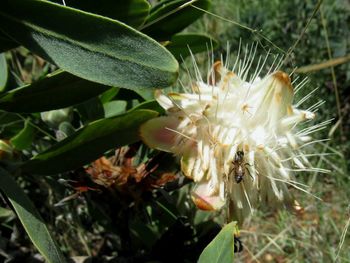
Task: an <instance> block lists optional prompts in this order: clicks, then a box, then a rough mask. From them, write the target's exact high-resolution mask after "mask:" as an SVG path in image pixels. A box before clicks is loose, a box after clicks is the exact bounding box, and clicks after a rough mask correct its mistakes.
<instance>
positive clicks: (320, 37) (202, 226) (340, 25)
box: [0, 0, 350, 262]
mask: <svg viewBox="0 0 350 263" xmlns="http://www.w3.org/2000/svg"><path fill="white" fill-rule="evenodd" d="M189 2H190V1H183V0H163V1H151V0H149V1H147V0H115V1H112V0H100V1H92V0H65V1H60V0H52V1H45V0H27V1H21V0H3V1H2V3H1V4H0V6H1V8H0V52H3V53H1V54H0V134H1V137H0V139H1V140H0V190H1V192H0V261H5V260H8V262H12V261H11V260H13V261H21V262H44V260H46V261H48V262H64V260H65V259H72V260H73V261H76V262H78V260H79V259H80V260H82V259H81V258H79V259H78V256H83V260H84V259H88V260H89V259H90V260H93V262H95V261H96V262H196V261H197V260H199V261H200V262H213V261H210V259H211V257H213V255H214V257H216V258H217V257H220V256H221V257H222V258H229V261H231V258H233V256H234V257H235V258H237V257H238V260H241V259H242V260H253V259H254V258H255V259H263V260H266V261H268V259H269V257H270V258H271V257H272V258H275V259H276V260H277V261H278V260H291V261H293V260H294V261H300V262H302V261H314V260H315V258H316V257H317V258H319V259H320V262H322V261H323V262H330V261H334V260H335V257H336V253H337V251H336V249H337V245H338V243H339V237H340V235H341V232H342V227H343V226H344V225H345V223H344V222H345V221H344V220H345V219H347V215H346V213H345V212H344V211H345V208H346V206H347V204H348V199H347V196H348V195H349V191H348V190H346V189H345V187H344V185H348V184H349V179H348V176H347V169H349V168H350V167H349V163H347V161H346V160H347V158H349V157H350V151H349V150H348V149H349V148H350V147H349V145H350V143H349V131H350V122H349V119H350V118H348V116H349V114H350V107H349V101H350V96H349V85H350V73H349V72H350V68H349V67H350V63H347V64H346V63H344V64H342V65H339V66H337V67H336V68H335V69H336V76H335V77H336V78H335V79H332V72H331V69H330V68H327V69H325V70H323V71H319V72H315V73H314V74H312V75H309V77H310V83H312V85H310V87H315V86H319V87H320V89H319V94H320V95H319V96H321V97H322V98H325V99H326V102H325V107H323V110H322V111H321V112H319V114H320V116H323V118H327V117H328V118H330V117H337V116H338V114H337V107H336V99H335V96H334V92H335V90H336V89H337V88H338V89H339V93H340V98H341V107H340V112H341V114H342V116H343V120H344V121H343V123H342V129H340V128H339V126H334V127H333V131H334V132H333V133H331V134H330V137H332V138H333V141H332V142H330V143H328V142H327V143H323V144H320V146H319V147H318V148H315V151H316V152H320V153H324V152H331V153H332V154H333V155H331V156H330V157H329V158H327V159H326V158H322V157H319V158H318V159H316V160H315V163H316V164H317V166H318V167H328V168H329V166H330V167H331V168H332V175H334V176H331V177H327V178H320V175H318V174H311V176H310V177H307V178H298V179H301V180H302V181H303V182H304V183H306V184H308V185H310V186H311V188H312V189H313V190H314V193H315V194H317V195H319V196H321V197H322V198H323V199H324V200H326V202H325V203H317V202H316V201H315V200H313V199H312V198H310V197H308V196H307V197H305V196H304V194H300V193H296V196H297V197H300V200H301V202H302V203H304V204H310V205H309V206H308V207H307V208H306V209H305V210H302V211H301V212H300V213H297V214H295V215H291V214H287V213H285V212H280V213H276V214H272V213H271V211H266V212H262V213H261V214H255V215H254V217H253V218H252V219H251V221H250V223H249V222H248V223H247V225H244V226H243V228H244V229H246V230H242V231H241V239H242V242H243V243H244V247H247V248H249V250H244V252H243V253H233V250H234V247H233V242H234V232H235V231H236V229H235V228H234V224H230V225H227V226H226V227H224V228H223V230H222V231H221V232H220V230H221V228H222V226H224V222H223V221H222V220H223V219H222V216H220V214H215V213H207V212H202V211H198V210H197V209H195V208H194V205H193V204H192V202H191V200H189V198H188V196H189V192H190V191H191V184H190V182H189V180H187V179H185V178H183V176H182V175H181V173H180V172H179V167H178V166H177V165H176V163H177V160H176V159H175V158H174V157H173V156H172V155H170V154H166V153H160V152H158V151H154V150H150V149H148V148H147V147H146V146H145V145H143V144H142V143H141V142H140V141H139V139H140V138H139V134H138V130H139V127H140V126H141V125H142V124H143V123H144V122H145V121H146V120H148V119H150V118H153V117H155V116H157V115H159V114H163V110H162V108H161V107H159V105H158V104H157V103H156V102H155V101H154V100H153V93H154V90H155V89H170V88H176V87H175V86H176V85H175V83H176V81H177V79H178V78H180V80H181V82H185V81H186V74H187V73H186V74H182V73H183V72H187V67H188V66H187V63H188V60H187V59H186V57H189V56H190V52H189V49H188V48H190V49H191V51H192V52H193V53H200V52H203V51H204V52H205V51H207V50H208V49H209V50H210V49H213V52H214V54H215V55H218V56H219V54H221V53H223V54H224V56H225V55H227V54H226V52H227V50H226V49H225V45H226V41H227V40H229V42H230V45H231V47H232V53H236V52H235V51H236V50H235V49H236V47H238V46H239V43H240V41H242V42H243V43H251V42H253V41H257V42H258V44H259V48H260V49H261V50H269V49H270V50H271V52H272V53H273V54H277V53H284V54H286V53H287V52H288V49H289V48H290V47H291V45H292V44H293V43H295V41H297V40H298V38H299V37H300V33H301V32H302V30H303V29H304V26H305V25H306V22H307V20H308V19H309V18H310V15H311V14H312V12H313V9H314V7H315V5H316V1H306V2H305V1H301V0H293V1H283V0H274V1H267V0H266V1H265V0H264V1H254V0H249V1H243V0H235V1H228V0H217V1H209V0H197V1H194V2H193V5H190V4H189ZM191 2H192V1H191ZM63 3H65V4H66V5H67V6H64V5H63ZM193 6H196V7H197V8H195V7H193ZM321 8H322V12H323V16H324V20H326V21H327V27H326V28H325V27H324V26H323V24H322V19H321V16H320V14H319V12H318V13H317V15H316V16H315V17H314V18H313V20H312V21H311V23H310V25H309V26H308V28H307V31H306V34H305V35H304V36H303V37H302V38H301V39H300V42H299V44H298V46H297V48H295V49H294V50H293V52H291V54H290V56H288V59H287V60H286V61H285V62H286V63H285V67H286V68H287V69H289V70H290V71H292V70H293V69H294V68H295V66H306V65H310V64H317V63H320V62H324V61H328V60H329V59H330V58H331V57H332V58H333V57H334V58H336V57H344V56H346V55H347V54H349V45H350V33H349V28H348V26H347V25H348V24H349V23H350V15H349V13H350V12H349V10H350V6H349V4H348V3H347V2H346V1H345V0H337V1H331V0H329V1H328V0H324V1H323V3H322V5H321ZM206 11H210V12H213V13H214V14H218V15H220V17H224V18H227V19H228V20H230V21H236V22H238V23H239V25H237V23H230V22H227V21H224V20H221V19H220V18H218V17H215V16H213V15H210V14H206V15H204V12H206ZM203 15H204V16H203ZM242 25H243V27H242ZM247 28H248V29H247ZM255 29H256V30H255ZM326 32H327V34H326ZM326 39H328V40H329V49H330V51H331V57H329V53H328V50H327V43H326ZM207 59H208V55H207V54H202V56H199V57H198V61H199V63H198V64H199V67H204V63H201V62H202V61H204V60H207ZM204 70H205V71H206V70H207V69H206V68H205V69H204ZM179 72H180V73H179ZM310 91H311V88H310V89H309V88H306V89H304V91H303V92H304V93H305V94H307V93H309V92H310ZM298 96H300V97H302V96H304V94H302V93H300V94H298ZM341 131H342V132H341ZM322 135H323V137H324V136H326V137H327V136H328V134H327V132H324V133H323V134H322ZM322 135H320V138H321V137H322ZM344 153H345V155H344ZM346 154H348V155H346ZM346 156H347V157H346ZM115 174H119V175H122V176H119V177H115ZM334 192H337V193H338V194H337V195H334ZM310 207H311V208H310ZM330 211H334V213H331V212H330ZM16 218H18V219H19V220H17V219H16ZM344 218H345V219H344ZM259 230H261V231H259ZM264 231H266V232H268V233H265V232H264ZM25 233H26V234H25ZM280 233H282V234H280ZM317 233H319V234H317ZM305 239H306V243H302V242H304V241H305ZM256 240H258V242H256ZM271 240H272V241H271ZM211 241H212V243H211V244H210V245H209V246H208V244H209V243H210V242H211ZM330 243H331V244H330ZM271 244H272V246H271ZM348 244H349V240H348V239H346V240H345V245H344V246H345V247H346V245H348ZM273 246H275V247H273ZM213 247H214V249H212V248H213ZM217 247H227V249H225V250H224V251H222V252H223V253H222V254H217V250H216V249H215V248H217ZM345 250H346V249H345ZM37 251H39V253H40V254H39V253H38V252H37ZM247 251H248V252H247ZM249 251H252V252H249ZM250 253H254V254H252V255H250ZM348 253H349V252H348V251H344V250H343V252H341V253H340V257H341V259H344V260H345V259H346V258H349V254H348ZM62 255H63V256H62ZM254 256H255V257H254ZM208 260H209V261H208ZM220 262H223V261H220ZM344 262H346V261H344Z"/></svg>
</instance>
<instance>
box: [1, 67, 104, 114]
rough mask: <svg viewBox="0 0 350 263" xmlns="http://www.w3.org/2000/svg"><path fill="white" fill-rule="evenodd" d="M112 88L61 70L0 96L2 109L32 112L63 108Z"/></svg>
mask: <svg viewBox="0 0 350 263" xmlns="http://www.w3.org/2000/svg"><path fill="white" fill-rule="evenodd" d="M108 89H109V87H107V86H105V85H102V84H98V83H95V82H91V81H88V80H85V79H82V78H79V77H76V76H74V75H72V74H70V73H68V72H62V71H58V72H55V73H53V74H49V75H48V76H46V77H45V78H43V79H41V80H39V81H37V82H34V83H32V84H30V85H26V86H23V87H20V88H17V89H14V90H11V91H9V92H7V93H5V94H2V95H0V109H1V110H6V111H11V112H28V113H29V112H42V111H48V110H54V109H60V108H64V107H67V106H70V105H74V104H77V103H80V102H82V101H85V100H87V99H90V98H92V97H95V96H97V95H98V94H100V93H102V92H104V91H106V90H108Z"/></svg>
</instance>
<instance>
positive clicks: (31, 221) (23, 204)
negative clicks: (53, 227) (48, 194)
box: [0, 167, 66, 263]
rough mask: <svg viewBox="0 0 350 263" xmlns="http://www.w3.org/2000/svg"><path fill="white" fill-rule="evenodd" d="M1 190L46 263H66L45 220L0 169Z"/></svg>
mask: <svg viewBox="0 0 350 263" xmlns="http://www.w3.org/2000/svg"><path fill="white" fill-rule="evenodd" d="M0 189H1V190H2V191H3V192H4V193H5V195H6V196H7V198H8V199H9V201H10V202H11V204H12V206H13V208H14V210H15V211H16V214H17V216H18V218H19V220H20V221H21V223H22V225H23V227H24V229H25V231H26V232H27V234H28V236H29V238H30V239H31V240H32V242H33V244H34V245H35V247H36V248H37V249H38V250H39V252H40V253H41V254H42V255H43V257H44V258H45V259H46V262H50V263H61V262H66V260H65V259H64V257H63V255H62V252H61V251H60V249H59V247H58V245H57V244H56V243H55V241H54V240H53V238H52V236H51V234H50V232H49V230H48V228H47V226H46V225H45V223H44V221H43V219H42V218H41V216H40V215H39V213H38V212H37V210H36V209H35V207H34V205H33V203H32V202H31V201H30V200H29V199H28V197H27V196H26V194H25V193H24V192H23V190H22V189H21V188H20V187H19V186H18V184H17V183H16V182H15V180H14V179H13V178H12V176H11V175H10V174H9V173H8V172H7V171H5V170H4V169H3V168H1V167H0Z"/></svg>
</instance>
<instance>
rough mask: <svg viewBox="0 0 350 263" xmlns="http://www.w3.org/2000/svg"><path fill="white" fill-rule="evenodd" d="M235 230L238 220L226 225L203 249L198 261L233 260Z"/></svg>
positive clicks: (218, 262)
mask: <svg viewBox="0 0 350 263" xmlns="http://www.w3.org/2000/svg"><path fill="white" fill-rule="evenodd" d="M235 232H236V222H231V223H230V224H228V225H226V226H225V227H224V228H223V229H222V230H221V231H220V233H219V234H218V235H217V236H216V237H215V238H214V239H213V241H211V242H210V243H209V245H208V246H207V247H206V248H205V249H204V250H203V252H202V254H201V255H200V257H199V260H198V263H222V262H230V263H231V262H233V258H234V233H235Z"/></svg>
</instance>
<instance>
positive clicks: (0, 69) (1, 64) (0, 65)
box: [0, 54, 8, 92]
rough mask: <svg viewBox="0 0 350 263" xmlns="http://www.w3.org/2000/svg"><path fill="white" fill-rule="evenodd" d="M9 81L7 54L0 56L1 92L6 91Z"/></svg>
mask: <svg viewBox="0 0 350 263" xmlns="http://www.w3.org/2000/svg"><path fill="white" fill-rule="evenodd" d="M7 79H8V71H7V62H6V57H5V54H0V92H2V91H4V89H5V87H6V84H7Z"/></svg>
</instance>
